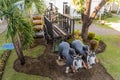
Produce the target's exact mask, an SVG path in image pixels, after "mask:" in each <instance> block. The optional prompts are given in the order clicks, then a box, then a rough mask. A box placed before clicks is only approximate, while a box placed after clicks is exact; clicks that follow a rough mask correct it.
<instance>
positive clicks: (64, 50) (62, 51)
mask: <svg viewBox="0 0 120 80" xmlns="http://www.w3.org/2000/svg"><path fill="white" fill-rule="evenodd" d="M58 55H59V57H58V59H59V60H60V59H61V58H62V57H64V58H65V59H66V71H65V72H66V73H69V68H72V70H73V72H74V68H73V66H72V64H73V56H74V55H76V53H75V50H74V49H72V48H70V44H69V43H68V42H65V41H62V42H61V43H60V44H59V46H58Z"/></svg>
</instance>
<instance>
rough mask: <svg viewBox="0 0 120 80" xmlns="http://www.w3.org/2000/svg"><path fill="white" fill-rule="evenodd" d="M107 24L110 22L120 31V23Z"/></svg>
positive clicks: (112, 26)
mask: <svg viewBox="0 0 120 80" xmlns="http://www.w3.org/2000/svg"><path fill="white" fill-rule="evenodd" d="M106 24H109V25H110V27H111V28H113V29H115V30H116V31H119V32H120V23H113V22H111V23H106Z"/></svg>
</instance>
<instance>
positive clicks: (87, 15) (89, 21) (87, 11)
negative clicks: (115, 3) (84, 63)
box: [82, 0, 108, 42]
mask: <svg viewBox="0 0 120 80" xmlns="http://www.w3.org/2000/svg"><path fill="white" fill-rule="evenodd" d="M107 1H108V0H101V2H100V4H99V5H98V6H96V7H95V9H94V11H93V12H92V14H91V16H90V6H91V0H86V9H85V11H84V14H82V21H83V25H82V38H83V41H85V42H86V41H87V36H88V29H89V26H90V25H91V24H92V22H93V20H94V18H95V16H96V14H97V13H98V11H99V10H100V9H101V8H102V7H103V6H104V5H105V4H106V2H107Z"/></svg>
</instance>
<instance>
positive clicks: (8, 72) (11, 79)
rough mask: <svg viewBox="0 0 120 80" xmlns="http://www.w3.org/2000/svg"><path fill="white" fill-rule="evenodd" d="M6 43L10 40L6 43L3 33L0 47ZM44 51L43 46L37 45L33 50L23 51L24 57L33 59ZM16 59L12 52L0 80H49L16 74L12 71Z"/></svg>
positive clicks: (0, 35)
mask: <svg viewBox="0 0 120 80" xmlns="http://www.w3.org/2000/svg"><path fill="white" fill-rule="evenodd" d="M7 42H10V40H9V41H6V38H5V33H2V34H0V46H2V45H3V44H4V43H7ZM44 49H45V47H44V46H41V45H39V46H37V47H35V48H32V49H28V50H25V51H24V55H27V56H31V57H33V58H35V57H37V56H38V55H40V54H42V53H43V51H44ZM3 52H4V51H0V54H2V53H3ZM16 59H17V55H16V53H15V51H14V50H13V51H12V53H11V55H10V57H9V59H8V62H7V64H6V67H5V71H4V74H3V77H2V80H51V79H50V78H48V77H42V76H36V75H28V74H24V73H19V72H16V71H15V70H14V69H13V63H14V61H15V60H16Z"/></svg>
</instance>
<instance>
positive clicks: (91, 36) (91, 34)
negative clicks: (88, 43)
mask: <svg viewBox="0 0 120 80" xmlns="http://www.w3.org/2000/svg"><path fill="white" fill-rule="evenodd" d="M93 38H95V33H93V32H89V33H88V39H89V40H92V39H93Z"/></svg>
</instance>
